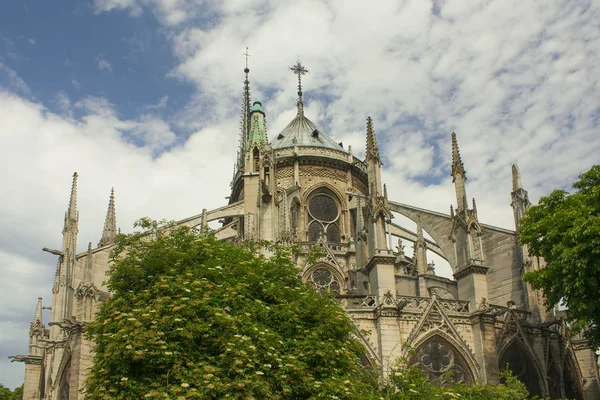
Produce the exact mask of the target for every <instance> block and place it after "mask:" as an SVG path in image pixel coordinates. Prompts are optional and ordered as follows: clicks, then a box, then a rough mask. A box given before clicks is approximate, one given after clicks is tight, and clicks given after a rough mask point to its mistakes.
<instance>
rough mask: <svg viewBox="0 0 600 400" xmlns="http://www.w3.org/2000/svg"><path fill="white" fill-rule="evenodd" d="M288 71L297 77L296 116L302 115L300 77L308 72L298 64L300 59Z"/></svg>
mask: <svg viewBox="0 0 600 400" xmlns="http://www.w3.org/2000/svg"><path fill="white" fill-rule="evenodd" d="M290 71H292V72H293V73H294V74H296V75H298V114H304V103H303V102H302V75H306V74H308V70H307V69H306V67H304V65H302V64H301V63H300V59H298V61H296V64H295V65H293V66H291V67H290Z"/></svg>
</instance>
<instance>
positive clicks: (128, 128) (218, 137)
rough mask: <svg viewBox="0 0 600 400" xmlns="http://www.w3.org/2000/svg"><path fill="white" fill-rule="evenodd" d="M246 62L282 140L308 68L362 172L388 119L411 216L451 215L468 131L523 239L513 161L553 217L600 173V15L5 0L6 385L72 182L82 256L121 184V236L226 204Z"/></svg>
mask: <svg viewBox="0 0 600 400" xmlns="http://www.w3.org/2000/svg"><path fill="white" fill-rule="evenodd" d="M246 46H249V48H250V54H251V57H250V70H251V72H250V80H251V85H252V98H253V100H261V101H262V102H263V106H264V108H265V112H266V115H267V124H268V125H267V129H268V134H269V137H271V138H274V137H276V136H277V134H278V132H279V131H281V130H282V129H283V128H284V127H285V125H286V124H287V123H288V122H289V121H290V120H291V119H292V118H293V117H294V116H295V113H296V110H295V97H296V87H295V85H296V80H295V76H294V75H293V74H291V73H290V72H289V70H288V67H289V66H290V65H292V64H294V63H295V62H296V59H297V57H298V56H300V58H301V60H302V62H303V64H305V65H306V66H307V68H308V69H309V70H310V73H309V74H308V75H307V76H306V77H305V78H304V81H303V82H304V94H305V99H306V106H305V113H306V115H307V116H308V117H309V118H310V119H311V120H312V121H313V122H315V123H316V124H317V125H319V126H320V128H321V130H322V131H323V132H326V133H327V134H328V135H330V136H331V137H333V138H334V139H335V140H336V141H337V142H343V143H344V145H345V146H352V148H353V151H354V153H355V154H356V155H358V156H362V154H363V153H364V143H365V140H364V131H365V119H366V117H367V116H368V115H370V116H372V117H373V120H374V127H375V131H376V134H377V139H378V142H379V144H380V149H381V153H382V156H383V158H384V170H383V178H384V180H385V181H386V183H387V186H388V190H389V194H390V197H391V198H392V199H394V200H396V201H399V202H403V203H409V204H413V205H416V206H419V207H423V208H429V209H433V210H435V211H439V212H447V211H448V210H449V206H450V204H452V203H455V200H454V198H453V196H454V194H453V193H454V192H453V187H452V183H451V178H450V177H449V173H450V168H449V160H450V133H451V132H453V131H455V132H457V135H458V141H459V144H460V150H461V154H462V158H463V161H464V163H465V168H466V170H467V177H468V182H467V184H468V187H467V190H468V195H469V196H470V197H475V198H476V199H477V206H478V212H479V216H480V219H481V221H482V222H483V223H488V224H494V225H498V226H501V227H504V228H508V229H511V228H512V227H513V218H512V212H511V209H510V206H509V204H510V185H511V178H510V171H511V164H513V163H517V164H518V165H519V167H520V169H521V173H522V175H523V183H524V185H525V187H526V189H528V190H529V192H530V197H531V198H532V200H533V201H537V199H538V198H539V197H540V196H541V195H544V194H547V193H549V192H550V191H551V190H552V189H555V188H569V186H570V184H571V183H572V182H573V181H575V179H576V177H577V175H578V174H580V173H582V172H584V171H586V170H588V169H589V168H590V167H591V166H592V165H593V164H595V163H598V162H599V161H600V157H599V156H598V154H600V134H598V132H599V131H600V130H599V124H600V2H599V1H597V0H594V1H592V0H578V1H566V0H564V1H563V0H558V1H552V2H548V1H547V0H537V1H534V0H532V1H526V2H524V1H522V0H486V1H483V0H482V1H473V2H466V1H464V0H431V1H428V0H414V1H409V0H406V1H397V0H389V1H388V0H381V1H378V2H377V3H373V4H371V3H367V2H359V1H353V0H306V1H303V2H286V1H276V0H221V1H212V0H80V1H59V2H49V1H41V0H38V1H34V2H26V3H23V2H14V1H5V2H3V3H2V5H1V6H0V139H1V143H2V146H0V160H2V163H3V167H4V168H0V182H2V185H0V205H1V207H0V221H3V223H2V224H0V271H1V272H2V274H3V275H2V276H3V280H2V281H0V304H2V305H3V307H1V308H0V379H1V380H0V382H2V383H4V384H7V385H8V386H11V387H14V386H17V385H19V384H20V383H21V382H22V377H23V365H22V364H17V363H14V364H10V363H9V362H8V360H7V358H6V357H7V356H8V355H11V354H14V353H19V354H23V353H24V352H26V351H27V330H28V323H29V321H30V319H31V317H32V315H33V310H34V307H35V304H36V300H37V297H38V296H40V295H41V296H43V297H44V301H45V302H46V303H49V302H50V298H51V293H50V288H51V285H52V279H53V273H54V268H55V265H56V259H55V258H54V257H53V256H50V255H48V254H47V253H42V252H41V251H40V249H41V248H42V247H51V248H59V247H60V243H61V235H60V233H61V230H62V217H63V213H64V211H65V209H66V206H67V202H68V193H69V188H70V184H71V176H72V174H73V172H74V171H77V172H78V173H79V176H80V178H79V183H80V190H79V210H80V216H81V219H80V227H79V228H80V235H79V248H78V250H79V251H83V250H84V249H85V248H86V247H87V243H88V242H90V241H91V242H92V243H94V244H95V243H97V242H98V240H99V237H100V233H101V230H102V224H103V219H104V216H105V213H106V206H107V203H108V197H109V194H110V190H111V188H112V187H114V188H115V193H116V204H117V221H118V225H119V226H120V227H121V228H122V229H123V231H125V232H129V231H131V229H132V224H133V222H134V221H135V220H136V219H137V218H139V217H142V216H151V217H153V218H166V219H180V218H185V217H187V216H190V215H194V214H198V213H200V212H201V210H202V209H203V208H207V209H211V208H216V207H219V206H221V205H223V204H224V203H225V201H226V200H225V197H226V196H228V195H229V182H230V179H231V175H232V168H233V164H234V162H235V157H236V156H235V154H236V151H237V140H238V135H239V110H240V104H241V99H240V94H241V88H242V82H243V79H244V76H243V68H244V56H243V55H242V53H243V52H244V51H245V47H246ZM398 220H400V218H399V219H398ZM407 251H408V252H410V250H407ZM46 317H47V316H46ZM46 322H48V321H46Z"/></svg>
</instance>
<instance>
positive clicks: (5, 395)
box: [0, 383, 23, 400]
mask: <svg viewBox="0 0 600 400" xmlns="http://www.w3.org/2000/svg"><path fill="white" fill-rule="evenodd" d="M22 398H23V385H21V386H19V387H17V388H15V390H14V391H11V390H10V389H9V388H7V387H6V386H4V385H3V384H1V383H0V400H21V399H22Z"/></svg>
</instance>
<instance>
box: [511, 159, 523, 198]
mask: <svg viewBox="0 0 600 400" xmlns="http://www.w3.org/2000/svg"><path fill="white" fill-rule="evenodd" d="M519 189H523V183H522V182H521V172H519V166H518V165H517V164H513V165H512V190H513V192H516V191H517V190H519Z"/></svg>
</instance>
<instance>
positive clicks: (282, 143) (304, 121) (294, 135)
mask: <svg viewBox="0 0 600 400" xmlns="http://www.w3.org/2000/svg"><path fill="white" fill-rule="evenodd" d="M294 139H296V144H297V145H298V146H310V147H325V148H328V149H333V150H338V151H342V152H344V153H348V152H347V151H346V150H345V149H344V148H343V147H342V146H340V145H339V144H338V143H336V142H335V141H334V140H333V139H331V138H330V137H329V136H327V135H325V134H324V133H323V131H321V130H320V129H319V128H318V127H317V126H316V125H315V124H314V123H313V122H312V121H311V120H309V119H308V118H306V117H305V116H304V113H298V115H296V118H294V119H293V120H292V122H290V123H289V124H288V126H286V127H285V128H284V129H283V130H282V131H281V133H280V134H279V135H278V136H277V138H276V139H275V140H274V141H273V148H274V149H282V148H285V147H294Z"/></svg>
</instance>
